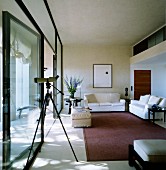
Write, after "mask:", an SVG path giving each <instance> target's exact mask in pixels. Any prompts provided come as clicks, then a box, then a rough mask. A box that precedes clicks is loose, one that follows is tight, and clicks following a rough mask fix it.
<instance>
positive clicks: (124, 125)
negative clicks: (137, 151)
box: [84, 112, 166, 161]
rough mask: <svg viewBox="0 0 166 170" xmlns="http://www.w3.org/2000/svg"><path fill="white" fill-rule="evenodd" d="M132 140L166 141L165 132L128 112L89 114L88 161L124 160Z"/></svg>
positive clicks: (86, 137)
mask: <svg viewBox="0 0 166 170" xmlns="http://www.w3.org/2000/svg"><path fill="white" fill-rule="evenodd" d="M135 139H166V129H165V128H162V127H160V126H158V125H155V124H153V123H150V122H148V121H146V120H142V119H140V118H138V117H136V116H134V115H132V114H130V113H127V112H121V113H120V112H119V113H118V112H117V113H92V127H91V128H84V140H85V146H86V154H87V161H112V160H127V159H128V145H129V144H133V140H135Z"/></svg>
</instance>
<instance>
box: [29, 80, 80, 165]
mask: <svg viewBox="0 0 166 170" xmlns="http://www.w3.org/2000/svg"><path fill="white" fill-rule="evenodd" d="M50 87H51V84H50V82H49V81H48V80H47V82H46V88H47V93H46V94H45V98H44V101H43V104H42V108H41V112H40V117H39V119H38V123H37V127H36V131H35V135H34V137H33V141H32V145H31V148H30V153H29V156H28V159H27V163H28V161H29V158H30V155H31V151H32V150H33V145H34V141H35V137H36V134H37V130H38V127H39V123H40V121H41V118H42V116H43V122H41V123H42V126H44V119H45V116H46V108H47V106H48V105H49V101H50V100H51V101H52V104H53V107H54V109H55V111H56V114H57V117H58V119H59V121H60V123H61V125H62V128H63V131H64V133H65V135H66V138H67V140H68V143H69V145H70V148H71V150H72V152H73V155H74V157H75V160H76V161H77V162H78V159H77V157H76V154H75V152H74V149H73V147H72V145H71V142H70V140H69V137H68V135H67V132H66V130H65V127H64V125H63V122H62V120H61V117H60V114H59V112H58V110H57V107H56V105H55V102H54V100H53V98H52V93H50V92H49V90H50ZM54 88H55V87H54ZM57 90H58V89H57ZM58 91H59V90H58ZM59 92H60V93H61V94H63V93H62V92H61V91H59ZM53 117H54V118H55V115H54V116H53ZM43 134H44V132H43ZM42 140H44V135H43V136H42Z"/></svg>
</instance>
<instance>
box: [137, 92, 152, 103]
mask: <svg viewBox="0 0 166 170" xmlns="http://www.w3.org/2000/svg"><path fill="white" fill-rule="evenodd" d="M149 98H150V94H147V95H144V96H140V99H139V101H140V102H141V103H142V104H147V103H148V100H149Z"/></svg>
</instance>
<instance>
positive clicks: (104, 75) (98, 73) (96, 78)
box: [93, 64, 112, 88]
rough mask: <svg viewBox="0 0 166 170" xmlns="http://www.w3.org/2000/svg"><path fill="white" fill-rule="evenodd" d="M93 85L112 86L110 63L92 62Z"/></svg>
mask: <svg viewBox="0 0 166 170" xmlns="http://www.w3.org/2000/svg"><path fill="white" fill-rule="evenodd" d="M93 87H107V88H112V64H93Z"/></svg>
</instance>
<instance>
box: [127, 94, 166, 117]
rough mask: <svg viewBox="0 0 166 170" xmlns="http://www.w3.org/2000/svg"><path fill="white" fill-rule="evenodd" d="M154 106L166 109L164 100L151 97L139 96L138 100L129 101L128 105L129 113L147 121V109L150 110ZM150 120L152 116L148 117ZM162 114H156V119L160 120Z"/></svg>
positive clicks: (165, 99)
mask: <svg viewBox="0 0 166 170" xmlns="http://www.w3.org/2000/svg"><path fill="white" fill-rule="evenodd" d="M154 104H157V105H158V106H159V107H162V108H163V107H166V98H161V97H156V96H153V95H143V96H140V99H139V100H131V102H130V104H129V111H130V112H131V113H133V114H135V115H137V116H138V117H141V118H143V119H148V108H151V107H152V106H153V105H154ZM150 116H151V117H150V118H152V115H150ZM162 118H163V114H160V113H159V114H156V119H162Z"/></svg>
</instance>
